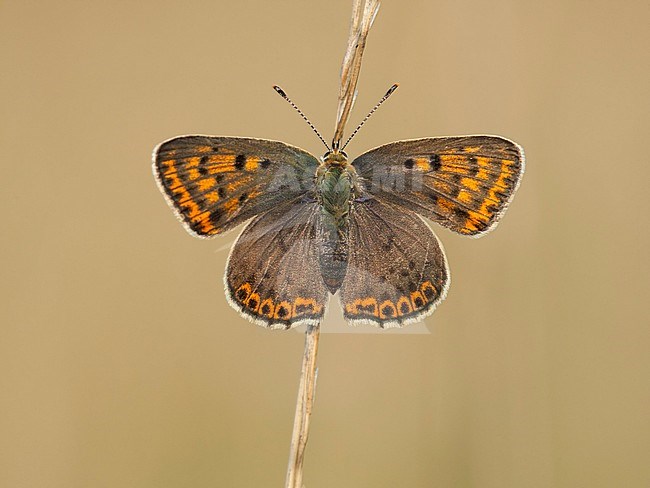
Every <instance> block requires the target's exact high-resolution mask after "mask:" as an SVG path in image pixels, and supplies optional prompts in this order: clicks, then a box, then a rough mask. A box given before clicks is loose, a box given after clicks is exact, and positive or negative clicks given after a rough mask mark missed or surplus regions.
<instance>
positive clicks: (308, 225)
mask: <svg viewBox="0 0 650 488" xmlns="http://www.w3.org/2000/svg"><path fill="white" fill-rule="evenodd" d="M320 215H321V214H320V206H319V205H318V204H317V203H314V202H305V201H303V200H302V199H298V200H297V201H294V202H285V203H283V204H281V205H278V206H277V207H275V208H274V209H272V210H270V211H268V212H266V213H264V214H261V215H258V216H257V217H256V218H254V219H253V220H252V221H251V222H250V223H249V224H248V225H247V226H246V227H245V228H244V231H243V232H242V233H241V235H240V236H239V238H238V239H237V241H236V242H235V245H234V246H233V248H232V251H231V254H230V258H229V260H228V266H227V269H226V277H225V281H226V294H227V296H228V298H229V302H230V304H231V305H232V306H233V307H234V308H235V309H237V310H239V311H240V312H241V313H242V314H243V315H244V316H246V317H247V318H249V319H250V320H252V321H254V322H256V323H258V324H260V325H263V326H266V327H271V328H284V329H288V328H290V327H294V326H296V325H299V324H303V323H310V324H318V323H319V322H320V320H321V318H322V317H323V314H324V313H325V306H326V303H327V297H328V292H327V289H326V288H325V285H324V283H323V280H322V278H321V272H320V267H319V255H320V252H321V247H322V244H321V233H320V231H319V226H320Z"/></svg>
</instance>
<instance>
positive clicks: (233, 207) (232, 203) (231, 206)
mask: <svg viewBox="0 0 650 488" xmlns="http://www.w3.org/2000/svg"><path fill="white" fill-rule="evenodd" d="M223 207H224V208H225V209H226V211H227V212H228V213H230V214H232V213H233V212H236V211H237V209H238V208H239V200H238V199H236V198H231V199H230V200H228V201H227V202H226V203H224V204H223Z"/></svg>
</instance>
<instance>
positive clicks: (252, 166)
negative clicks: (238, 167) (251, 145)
mask: <svg viewBox="0 0 650 488" xmlns="http://www.w3.org/2000/svg"><path fill="white" fill-rule="evenodd" d="M259 163H260V158H257V157H255V156H251V157H249V158H246V163H245V165H244V169H245V170H246V171H255V170H256V169H257V167H258V165H259Z"/></svg>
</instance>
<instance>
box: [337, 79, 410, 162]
mask: <svg viewBox="0 0 650 488" xmlns="http://www.w3.org/2000/svg"><path fill="white" fill-rule="evenodd" d="M398 86H399V84H398V83H395V84H394V85H393V86H391V87H390V88H389V89H388V91H387V92H386V95H384V96H383V97H381V100H379V102H377V105H375V107H374V108H373V109H372V110H371V111H370V113H369V114H368V115H366V118H365V119H363V120H362V121H361V123H360V124H359V125H358V126H357V128H356V129H354V131H353V132H352V134H350V137H348V140H347V141H345V144H343V147H342V148H341V151H343V149H345V147H346V146H347V145H348V144H349V143H350V141H351V140H352V138H353V137H354V136H356V135H357V132H359V129H361V127H363V124H365V123H366V122H367V121H368V119H369V118H370V116H371V115H372V114H374V113H375V112H376V111H377V109H378V108H379V107H381V104H382V103H384V102H385V101H386V100H388V97H390V96H391V95H392V94H393V92H394V91H395V90H397V87H398Z"/></svg>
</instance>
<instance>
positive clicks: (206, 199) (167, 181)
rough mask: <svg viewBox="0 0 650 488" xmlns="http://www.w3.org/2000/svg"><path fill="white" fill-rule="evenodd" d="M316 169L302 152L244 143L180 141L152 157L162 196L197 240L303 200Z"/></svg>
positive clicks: (203, 138) (224, 139)
mask: <svg viewBox="0 0 650 488" xmlns="http://www.w3.org/2000/svg"><path fill="white" fill-rule="evenodd" d="M317 166H318V160H317V159H316V158H315V157H314V156H312V155H311V154H309V153H307V152H305V151H303V150H302V149H298V148H296V147H293V146H289V145H288V144H284V143H282V142H277V141H268V140H263V139H248V138H243V137H211V136H182V137H175V138H173V139H170V140H168V141H165V142H163V143H162V144H160V145H159V146H158V147H157V148H156V149H155V150H154V154H153V172H154V175H155V177H156V181H157V182H158V186H159V187H160V190H161V191H162V193H163V195H165V197H166V199H167V202H168V203H169V204H170V206H171V207H172V208H173V209H174V211H175V212H176V215H177V217H178V218H179V219H180V220H181V222H183V224H184V225H185V228H186V229H187V230H188V232H190V233H191V234H193V235H195V236H197V237H210V236H213V235H216V234H219V233H221V232H223V231H225V230H227V229H230V228H232V227H234V226H236V225H238V224H240V223H242V222H244V221H245V220H247V219H249V218H251V217H253V216H254V215H256V214H258V213H261V212H264V211H266V210H268V209H270V208H273V207H274V206H275V205H277V204H278V203H280V202H284V201H288V200H292V199H294V198H296V197H297V196H298V195H302V194H304V193H305V192H307V191H308V190H310V189H311V188H312V186H313V178H314V174H315V172H316V167H317Z"/></svg>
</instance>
